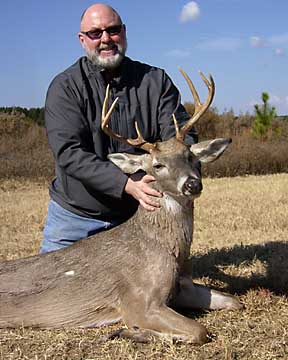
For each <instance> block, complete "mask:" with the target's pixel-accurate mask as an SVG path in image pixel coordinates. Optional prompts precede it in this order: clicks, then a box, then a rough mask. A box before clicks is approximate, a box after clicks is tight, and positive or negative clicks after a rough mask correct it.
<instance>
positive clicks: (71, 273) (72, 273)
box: [65, 270, 75, 276]
mask: <svg viewBox="0 0 288 360" xmlns="http://www.w3.org/2000/svg"><path fill="white" fill-rule="evenodd" d="M65 275H66V276H74V275H75V271H74V270H70V271H66V272H65Z"/></svg>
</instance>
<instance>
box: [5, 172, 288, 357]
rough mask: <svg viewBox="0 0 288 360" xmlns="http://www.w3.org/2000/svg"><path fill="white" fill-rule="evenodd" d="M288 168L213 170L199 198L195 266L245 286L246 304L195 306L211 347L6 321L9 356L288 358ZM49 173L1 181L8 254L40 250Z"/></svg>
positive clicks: (222, 284)
mask: <svg viewBox="0 0 288 360" xmlns="http://www.w3.org/2000/svg"><path fill="white" fill-rule="evenodd" d="M287 188H288V174H282V175H271V176H259V177H254V176H250V177H243V178H223V179H205V180H204V193H203V195H202V196H201V198H200V199H199V200H197V203H196V219H195V220H196V221H195V226H196V228H195V236H194V238H195V241H194V247H193V259H192V261H191V263H193V265H191V266H192V268H193V271H194V274H195V276H196V277H197V278H198V280H199V281H201V282H204V283H207V284H209V285H211V286H213V287H217V288H222V289H225V290H229V291H231V292H235V293H236V294H238V296H239V297H240V299H241V301H242V302H243V303H244V304H245V309H244V310H243V311H237V312H224V311H217V312H216V311H215V312H207V313H193V314H190V315H191V316H193V317H194V318H197V320H198V321H199V322H201V323H203V324H204V325H206V326H207V327H208V328H209V330H210V331H211V332H212V333H213V334H214V335H215V338H214V340H213V341H212V342H211V343H209V344H207V345H204V346H202V347H195V346H190V345H187V344H172V343H170V342H161V341H156V342H153V343H151V344H134V343H132V342H130V341H125V340H113V341H110V342H107V343H105V344H101V345H99V344H97V339H98V338H99V335H100V334H108V333H109V332H111V331H112V330H113V329H115V328H116V327H115V326H114V327H105V328H101V329H90V330H57V331H55V330H53V331H43V330H42V331H41V330H30V329H17V330H7V329H2V330H0V358H1V359H11V360H12V359H35V360H36V359H59V360H60V359H67V360H68V359H69V360H74V359H75V360H76V359H77V360H80V359H86V360H88V359H113V360H114V359H133V360H134V359H135V360H136V359H137V360H138V359H168V360H169V359H170V360H172V359H173V360H174V359H181V360H182V359H184V360H185V359H195V360H196V359H197V360H201V359H213V360H224V359H227V360H228V359H249V360H250V359H251V360H253V359H265V360H269V359H271V360H272V359H287V358H288V333H287V329H288V300H287V297H286V296H287V291H288V272H287V258H288V243H287V240H288V230H287V229H288V196H287ZM47 201H48V191H47V184H46V183H45V182H43V181H42V182H41V181H39V182H37V183H35V182H31V181H28V180H27V181H12V180H6V181H4V180H3V181H1V182H0V203H1V209H0V248H1V253H0V255H1V258H2V259H12V258H17V257H22V256H27V255H30V254H36V253H37V251H38V248H39V243H40V239H41V231H42V227H43V223H44V219H45V214H46V208H47Z"/></svg>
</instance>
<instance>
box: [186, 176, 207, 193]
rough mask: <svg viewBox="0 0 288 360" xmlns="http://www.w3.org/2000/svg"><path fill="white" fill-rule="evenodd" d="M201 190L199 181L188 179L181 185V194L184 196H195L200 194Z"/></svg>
mask: <svg viewBox="0 0 288 360" xmlns="http://www.w3.org/2000/svg"><path fill="white" fill-rule="evenodd" d="M202 189H203V186H202V182H201V180H200V179H195V178H193V177H189V178H188V179H187V180H186V181H185V183H184V184H183V193H184V194H185V195H197V194H200V193H201V191H202Z"/></svg>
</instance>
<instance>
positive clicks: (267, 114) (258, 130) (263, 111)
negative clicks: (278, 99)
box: [253, 92, 277, 138]
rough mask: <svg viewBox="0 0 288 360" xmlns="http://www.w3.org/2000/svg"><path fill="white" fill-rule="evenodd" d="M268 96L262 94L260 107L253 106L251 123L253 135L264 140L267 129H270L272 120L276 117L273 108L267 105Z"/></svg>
mask: <svg viewBox="0 0 288 360" xmlns="http://www.w3.org/2000/svg"><path fill="white" fill-rule="evenodd" d="M268 100H269V94H268V93H267V92H263V93H262V101H263V104H262V105H258V104H257V105H254V108H255V120H254V123H253V134H254V135H255V136H257V137H261V138H265V137H266V136H267V133H268V131H269V129H271V127H272V120H273V119H274V118H275V117H276V116H277V113H276V109H275V107H274V106H271V105H270V104H268Z"/></svg>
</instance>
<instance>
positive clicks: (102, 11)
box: [41, 4, 197, 253]
mask: <svg viewBox="0 0 288 360" xmlns="http://www.w3.org/2000/svg"><path fill="white" fill-rule="evenodd" d="M78 37H79V40H80V43H81V45H82V47H83V48H84V50H85V52H86V56H85V57H81V58H80V59H79V60H78V61H77V62H76V63H75V64H74V65H72V66H71V67H69V68H68V69H67V70H65V71H64V72H62V73H61V74H59V75H58V76H56V77H55V79H54V80H53V81H52V83H51V85H50V87H49V89H48V93H47V98H46V105H45V122H46V128H47V134H48V140H49V144H50V146H51V149H52V151H53V154H54V157H55V163H56V178H55V179H54V180H53V182H52V184H51V186H50V196H51V201H50V203H49V209H48V215H47V220H46V224H45V228H44V232H43V242H42V247H41V252H42V253H43V252H48V251H52V250H57V249H60V248H62V247H64V246H67V245H70V244H72V243H74V242H75V241H77V240H80V239H83V238H87V237H89V236H91V235H94V234H95V233H97V232H99V231H103V230H105V229H107V228H110V227H111V226H115V225H117V224H119V223H121V222H123V221H125V220H126V219H127V218H129V217H130V216H131V215H132V214H133V213H134V212H135V210H136V209H137V206H138V205H139V204H140V206H143V207H144V208H145V209H147V211H154V210H155V209H157V207H158V206H159V204H158V202H157V197H160V196H161V194H160V193H159V192H157V191H156V190H153V189H152V188H151V187H150V186H149V183H150V182H151V181H154V178H153V177H152V176H150V175H145V174H135V175H132V176H130V177H128V176H127V175H126V174H124V173H123V172H122V171H121V170H120V169H119V168H117V167H116V166H115V165H114V164H112V162H110V161H109V160H107V155H108V154H109V153H113V152H130V153H136V152H138V153H139V151H140V150H137V149H135V148H132V147H129V146H128V145H124V144H122V143H120V142H118V141H116V140H113V139H111V138H109V137H108V136H107V135H105V134H104V133H103V132H102V130H101V125H100V123H101V111H102V104H103V100H104V96H105V89H106V86H107V84H110V97H111V101H113V99H115V98H116V97H119V101H118V105H117V108H116V109H115V110H114V112H113V114H112V118H111V120H110V123H109V126H110V127H111V128H112V130H113V131H114V132H116V133H119V134H121V135H122V136H124V137H126V138H135V137H136V135H137V134H136V130H135V125H134V122H135V120H137V123H138V126H139V128H140V131H141V133H142V135H143V137H144V139H145V140H147V141H149V142H155V141H157V140H167V139H168V138H170V137H172V136H174V135H175V129H174V125H173V121H172V114H173V113H175V114H176V117H177V119H178V120H179V122H180V124H181V122H185V121H186V120H187V118H189V116H188V114H187V113H186V112H185V109H184V108H183V106H182V105H181V103H180V95H179V92H178V90H177V89H176V87H175V86H174V84H173V83H172V81H171V80H170V78H169V77H168V76H167V74H166V73H165V72H164V71H163V70H161V69H158V68H156V67H152V66H149V65H147V64H142V63H140V62H137V61H132V60H131V59H129V58H128V57H126V56H125V53H126V49H127V41H126V27H125V25H124V24H123V23H122V20H121V18H120V16H119V14H117V12H116V11H115V10H114V9H113V8H111V7H110V6H107V5H104V4H94V5H92V6H90V7H89V8H88V9H86V10H85V12H84V13H83V15H82V17H81V27H80V32H79V34H78ZM187 138H188V142H190V143H192V142H195V141H197V136H196V133H195V132H192V134H191V137H187ZM151 196H152V198H151ZM154 198H155V199H154Z"/></svg>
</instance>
